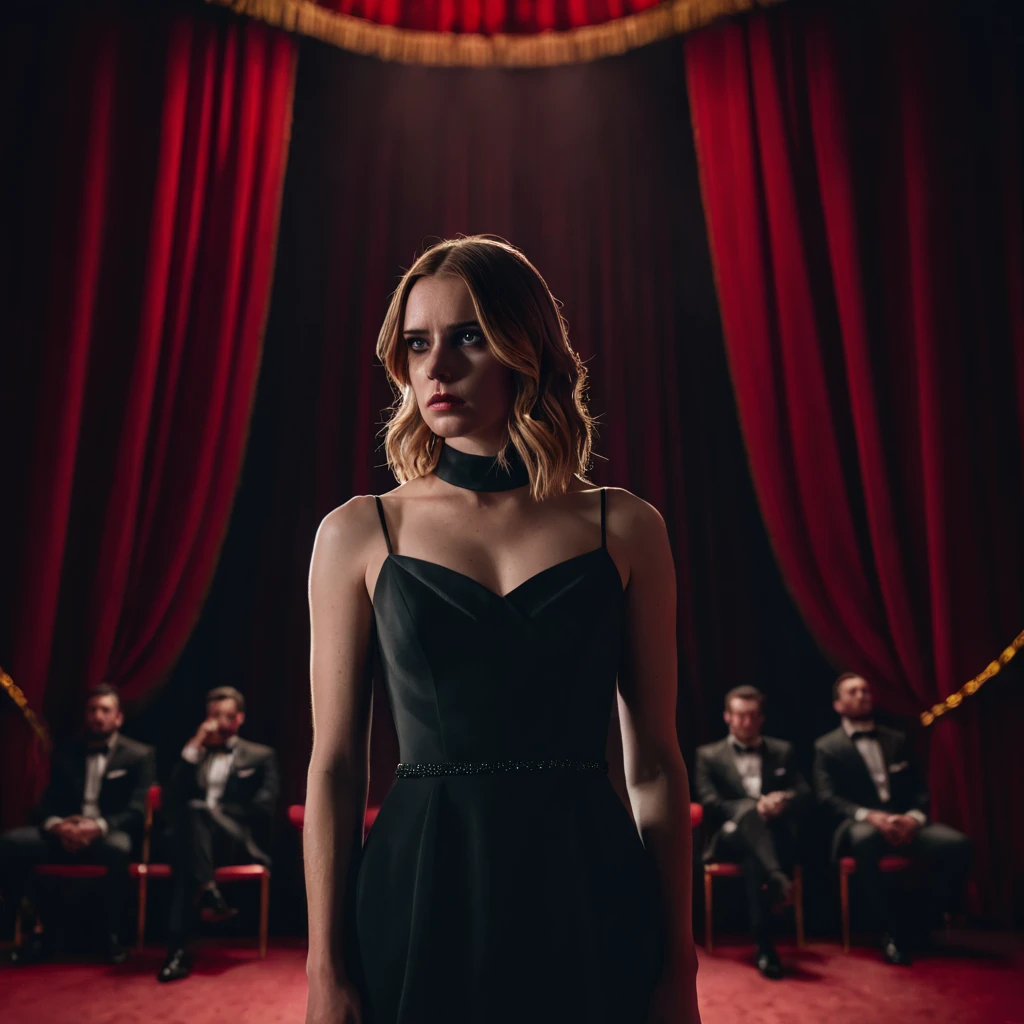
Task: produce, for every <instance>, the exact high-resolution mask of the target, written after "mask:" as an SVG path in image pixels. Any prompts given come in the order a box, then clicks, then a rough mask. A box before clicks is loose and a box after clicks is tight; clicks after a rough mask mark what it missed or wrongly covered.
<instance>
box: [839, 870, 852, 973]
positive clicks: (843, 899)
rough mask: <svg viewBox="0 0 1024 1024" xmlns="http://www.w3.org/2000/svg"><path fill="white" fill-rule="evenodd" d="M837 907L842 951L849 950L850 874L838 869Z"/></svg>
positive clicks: (846, 951) (847, 951)
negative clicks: (839, 912) (841, 924)
mask: <svg viewBox="0 0 1024 1024" xmlns="http://www.w3.org/2000/svg"><path fill="white" fill-rule="evenodd" d="M839 909H840V911H841V913H842V918H843V952H844V953H849V952H850V876H849V875H847V873H846V872H845V871H843V869H842V868H840V869H839Z"/></svg>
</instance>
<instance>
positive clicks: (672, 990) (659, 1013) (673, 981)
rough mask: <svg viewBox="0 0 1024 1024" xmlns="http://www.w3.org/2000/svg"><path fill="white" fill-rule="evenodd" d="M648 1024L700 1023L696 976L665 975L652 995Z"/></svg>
mask: <svg viewBox="0 0 1024 1024" xmlns="http://www.w3.org/2000/svg"><path fill="white" fill-rule="evenodd" d="M647 1024H700V1010H699V1009H698V1007H697V981H696V978H695V977H693V976H690V977H689V978H682V979H681V978H677V977H675V976H674V975H665V976H664V977H663V978H662V979H661V981H660V982H658V984H657V985H656V986H655V989H654V992H653V993H652V995H651V1005H650V1009H649V1010H648V1013H647Z"/></svg>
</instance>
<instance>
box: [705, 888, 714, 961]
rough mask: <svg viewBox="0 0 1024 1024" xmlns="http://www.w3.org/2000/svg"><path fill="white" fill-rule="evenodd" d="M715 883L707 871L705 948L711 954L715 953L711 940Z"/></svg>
mask: <svg viewBox="0 0 1024 1024" xmlns="http://www.w3.org/2000/svg"><path fill="white" fill-rule="evenodd" d="M713 881H714V876H713V875H711V874H709V873H708V872H707V871H705V872H704V948H705V949H706V950H707V951H708V953H711V952H712V951H713V942H712V938H711V922H712V920H713V919H714V914H713V912H712V907H711V885H712V882H713Z"/></svg>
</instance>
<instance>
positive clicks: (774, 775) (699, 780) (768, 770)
mask: <svg viewBox="0 0 1024 1024" xmlns="http://www.w3.org/2000/svg"><path fill="white" fill-rule="evenodd" d="M761 741H762V743H761V793H762V795H765V794H767V793H774V792H776V791H779V790H790V791H792V793H793V799H792V801H791V802H790V805H789V807H788V808H787V810H786V813H785V815H783V816H782V818H785V819H789V821H790V822H795V820H796V819H797V818H798V817H799V816H800V815H801V814H802V813H804V812H805V811H806V810H807V809H808V807H809V806H810V804H811V802H812V796H811V787H810V786H809V785H808V784H807V780H806V779H805V778H804V777H803V773H802V772H801V771H800V769H799V768H798V767H797V765H796V761H795V759H794V757H793V744H792V743H789V742H787V741H786V740H778V739H774V738H773V737H771V736H762V737H761ZM694 793H695V795H696V797H697V799H698V800H699V801H700V802H701V804H702V805H703V807H704V817H705V820H706V821H707V829H706V831H705V835H706V837H707V839H706V847H707V850H711V849H713V847H714V843H715V839H716V838H717V835H718V832H719V830H720V829H721V827H722V825H724V824H725V822H727V821H732V820H733V819H734V818H737V817H738V816H739V815H740V814H742V813H743V812H744V811H745V810H746V809H747V807H748V806H749V804H750V797H749V796H748V795H747V791H746V790H745V789H744V788H743V780H742V778H740V773H739V770H738V769H737V768H736V756H735V754H734V753H733V751H732V746H731V745H730V743H729V740H728V739H724V740H719V741H718V742H717V743H709V744H707V745H706V746H703V747H698V748H697V760H696V765H695V771H694Z"/></svg>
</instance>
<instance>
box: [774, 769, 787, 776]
mask: <svg viewBox="0 0 1024 1024" xmlns="http://www.w3.org/2000/svg"><path fill="white" fill-rule="evenodd" d="M775 774H776V775H785V774H786V769H785V768H776V769H775Z"/></svg>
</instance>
